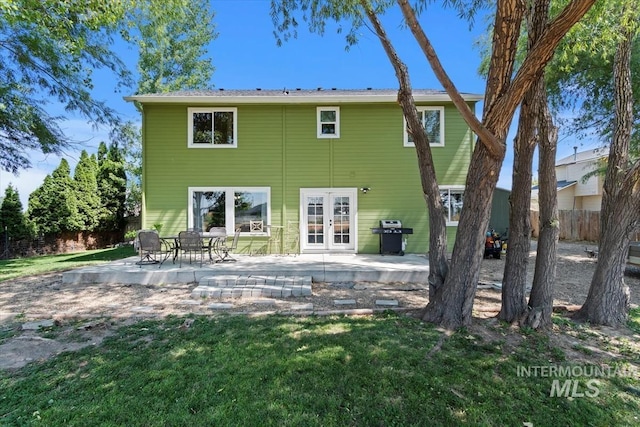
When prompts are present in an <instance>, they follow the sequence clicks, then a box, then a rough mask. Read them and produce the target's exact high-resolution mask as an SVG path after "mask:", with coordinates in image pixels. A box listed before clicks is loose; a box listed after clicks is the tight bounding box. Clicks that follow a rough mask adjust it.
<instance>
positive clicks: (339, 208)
mask: <svg viewBox="0 0 640 427" xmlns="http://www.w3.org/2000/svg"><path fill="white" fill-rule="evenodd" d="M349 210H350V206H349V197H347V196H336V197H334V198H333V243H337V244H347V243H349V228H350V225H351V224H350V217H349Z"/></svg>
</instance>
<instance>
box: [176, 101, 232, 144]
mask: <svg viewBox="0 0 640 427" xmlns="http://www.w3.org/2000/svg"><path fill="white" fill-rule="evenodd" d="M188 112H189V141H188V146H189V147H190V148H236V147H237V146H238V143H237V134H238V123H237V122H238V109H237V108H227V107H225V108H189V110H188Z"/></svg>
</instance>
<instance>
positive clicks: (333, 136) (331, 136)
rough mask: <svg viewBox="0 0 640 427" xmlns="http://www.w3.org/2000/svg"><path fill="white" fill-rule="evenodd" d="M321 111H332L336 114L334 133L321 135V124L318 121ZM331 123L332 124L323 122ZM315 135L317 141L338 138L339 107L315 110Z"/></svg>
mask: <svg viewBox="0 0 640 427" xmlns="http://www.w3.org/2000/svg"><path fill="white" fill-rule="evenodd" d="M323 111H334V112H335V113H336V121H335V125H336V133H334V134H326V133H322V122H321V121H320V115H321V113H322V112H323ZM325 123H333V122H325ZM316 133H317V137H318V139H328V138H330V139H336V138H340V107H317V108H316Z"/></svg>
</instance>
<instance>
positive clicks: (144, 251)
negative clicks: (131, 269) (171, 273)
mask: <svg viewBox="0 0 640 427" xmlns="http://www.w3.org/2000/svg"><path fill="white" fill-rule="evenodd" d="M137 239H138V252H139V253H140V260H139V261H138V262H137V263H136V264H138V265H139V266H140V268H142V266H143V265H150V264H158V268H160V267H161V266H162V264H163V263H164V262H165V261H166V260H167V258H169V256H171V254H172V253H173V248H172V247H171V246H170V245H169V244H168V243H167V242H166V241H164V240H162V239H161V238H160V236H158V233H157V232H156V231H153V230H140V231H139V232H138V236H137Z"/></svg>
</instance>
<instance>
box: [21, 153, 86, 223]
mask: <svg viewBox="0 0 640 427" xmlns="http://www.w3.org/2000/svg"><path fill="white" fill-rule="evenodd" d="M70 172H71V170H70V168H69V162H67V160H66V159H62V160H61V161H60V165H59V166H58V167H57V168H56V169H55V170H54V171H53V172H52V174H51V175H47V176H46V177H45V178H44V182H43V183H42V185H41V186H40V187H38V188H37V189H36V190H35V191H34V192H33V193H31V195H29V207H28V209H27V216H28V217H29V219H30V220H31V221H32V222H33V224H34V226H35V229H36V231H37V232H38V233H39V234H56V233H61V232H65V231H81V230H82V225H83V224H82V221H81V219H80V217H79V214H78V204H77V200H76V192H75V185H74V183H73V180H72V179H71V174H70Z"/></svg>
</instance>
